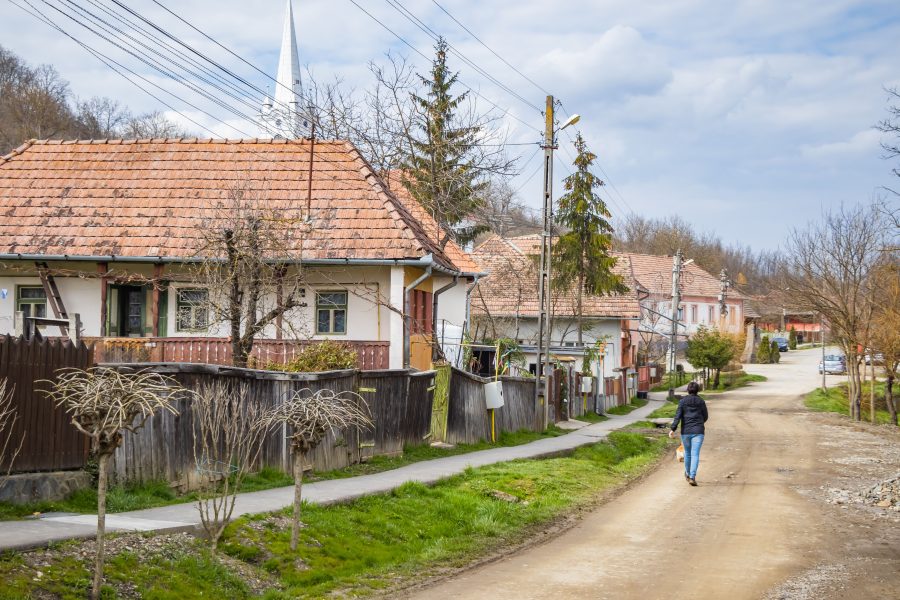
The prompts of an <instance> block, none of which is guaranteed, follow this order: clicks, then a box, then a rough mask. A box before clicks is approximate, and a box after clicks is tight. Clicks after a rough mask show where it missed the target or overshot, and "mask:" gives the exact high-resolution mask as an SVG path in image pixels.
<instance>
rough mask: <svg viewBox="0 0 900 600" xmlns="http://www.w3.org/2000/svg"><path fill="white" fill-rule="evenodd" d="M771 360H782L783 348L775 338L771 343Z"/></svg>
mask: <svg viewBox="0 0 900 600" xmlns="http://www.w3.org/2000/svg"><path fill="white" fill-rule="evenodd" d="M769 362H770V363H779V362H781V350H780V349H779V348H778V342H776V341H775V340H772V342H771V343H770V344H769Z"/></svg>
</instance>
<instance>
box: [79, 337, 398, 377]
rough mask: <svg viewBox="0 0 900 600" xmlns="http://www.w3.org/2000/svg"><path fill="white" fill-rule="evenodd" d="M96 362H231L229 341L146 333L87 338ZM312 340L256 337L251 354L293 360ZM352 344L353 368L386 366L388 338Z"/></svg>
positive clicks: (259, 359) (262, 361)
mask: <svg viewBox="0 0 900 600" xmlns="http://www.w3.org/2000/svg"><path fill="white" fill-rule="evenodd" d="M86 341H92V342H93V343H94V348H95V357H94V358H95V361H96V362H98V363H139V362H154V363H163V362H166V363H200V364H209V365H230V364H232V360H231V357H232V352H231V341H230V340H229V339H228V338H210V337H147V338H91V339H90V340H86ZM314 343H316V342H315V341H314V340H312V341H310V340H257V341H256V343H254V344H253V352H252V353H251V358H252V359H254V360H255V362H256V364H258V365H259V366H265V365H267V364H269V363H286V362H289V361H291V360H293V359H294V358H295V357H296V356H297V353H298V352H300V351H301V350H302V349H303V348H305V347H306V346H309V345H310V344H314ZM344 343H346V344H348V345H350V346H352V347H353V348H354V349H355V350H356V352H357V354H358V356H359V363H358V364H357V368H359V369H362V370H366V371H369V370H377V369H387V368H388V365H389V361H390V342H359V341H347V342H344Z"/></svg>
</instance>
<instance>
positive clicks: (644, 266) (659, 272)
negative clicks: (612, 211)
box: [614, 252, 737, 298]
mask: <svg viewBox="0 0 900 600" xmlns="http://www.w3.org/2000/svg"><path fill="white" fill-rule="evenodd" d="M614 254H615V255H616V256H627V257H628V258H629V259H631V268H632V269H633V270H634V278H635V279H637V280H638V281H639V282H640V284H641V285H642V286H643V287H644V288H646V289H647V290H648V291H649V292H650V293H651V294H654V295H657V296H658V295H663V296H667V297H668V296H671V295H672V263H673V260H674V258H673V257H672V256H656V255H652V254H635V253H632V252H628V253H621V252H616V253H614ZM681 281H682V284H681V294H682V296H705V297H712V298H718V296H719V291H720V290H721V283H720V282H719V278H718V277H713V276H712V275H710V274H709V273H707V272H706V271H704V270H703V269H701V268H700V267H698V266H697V264H696V263H690V264H688V265H685V266H684V267H683V268H682V278H681ZM728 295H729V296H731V297H735V296H736V295H737V292H736V291H735V290H730V291H729V292H728Z"/></svg>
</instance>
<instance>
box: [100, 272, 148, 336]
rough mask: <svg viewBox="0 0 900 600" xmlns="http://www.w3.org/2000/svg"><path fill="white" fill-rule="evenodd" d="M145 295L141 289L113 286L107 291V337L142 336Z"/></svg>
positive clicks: (128, 286)
mask: <svg viewBox="0 0 900 600" xmlns="http://www.w3.org/2000/svg"><path fill="white" fill-rule="evenodd" d="M146 298H147V293H146V291H145V290H144V288H142V287H138V286H130V285H113V286H110V290H109V309H110V310H109V328H108V331H109V335H112V336H117V337H141V336H142V335H144V321H145V313H146Z"/></svg>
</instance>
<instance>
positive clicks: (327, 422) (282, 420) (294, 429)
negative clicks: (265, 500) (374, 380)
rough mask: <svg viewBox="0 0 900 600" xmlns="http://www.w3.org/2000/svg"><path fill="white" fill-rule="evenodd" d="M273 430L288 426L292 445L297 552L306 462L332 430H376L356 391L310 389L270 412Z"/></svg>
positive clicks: (267, 423) (266, 419) (266, 420)
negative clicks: (352, 428) (373, 428)
mask: <svg viewBox="0 0 900 600" xmlns="http://www.w3.org/2000/svg"><path fill="white" fill-rule="evenodd" d="M263 422H264V423H265V426H266V427H267V428H270V429H274V428H275V427H285V428H286V429H287V437H288V439H289V440H290V444H291V466H292V472H293V476H294V507H293V522H292V526H291V550H293V551H296V550H297V543H298V539H299V536H300V504H301V500H302V495H303V463H304V461H305V460H306V456H307V455H308V454H309V453H310V452H311V451H312V450H314V449H315V448H316V447H317V446H318V445H319V443H321V441H322V440H323V439H325V436H326V435H327V434H328V433H329V432H331V431H337V430H341V429H348V428H351V427H357V428H368V427H374V424H373V423H372V420H371V418H370V416H369V407H368V405H366V402H365V400H363V398H362V397H361V396H360V395H359V394H356V393H354V392H333V391H332V390H317V391H315V392H313V391H312V390H310V389H308V388H304V389H301V390H297V391H296V392H294V393H293V394H291V396H290V397H288V398H286V399H285V400H284V402H282V403H281V404H278V405H277V406H275V407H273V408H272V409H270V410H269V411H267V413H266V415H265V417H264V418H263Z"/></svg>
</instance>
